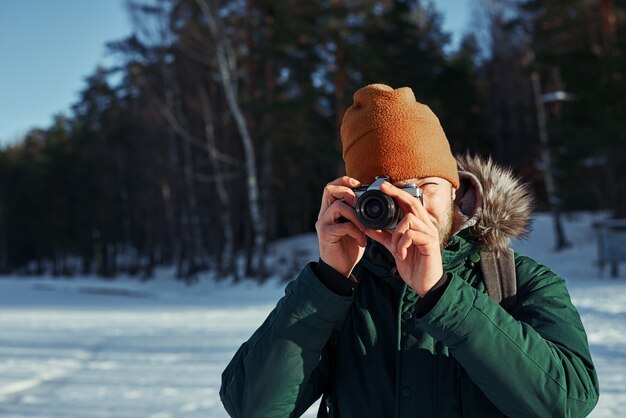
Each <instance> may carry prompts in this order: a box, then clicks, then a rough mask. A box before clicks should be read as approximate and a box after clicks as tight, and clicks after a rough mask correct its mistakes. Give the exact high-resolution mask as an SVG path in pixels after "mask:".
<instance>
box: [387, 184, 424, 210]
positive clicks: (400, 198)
mask: <svg viewBox="0 0 626 418" xmlns="http://www.w3.org/2000/svg"><path fill="white" fill-rule="evenodd" d="M380 191H381V192H383V193H385V194H386V195H388V196H390V197H392V198H393V199H394V200H395V201H396V202H397V203H398V205H399V206H400V208H401V209H402V211H403V212H404V213H405V214H408V213H413V214H415V215H418V216H423V214H424V213H420V207H421V209H423V210H424V212H425V209H424V207H423V206H422V203H421V202H420V200H419V199H417V198H416V197H415V196H412V195H411V194H409V193H408V192H407V191H406V190H402V189H400V188H398V187H396V186H394V185H393V184H391V183H389V182H384V183H383V184H381V185H380Z"/></svg>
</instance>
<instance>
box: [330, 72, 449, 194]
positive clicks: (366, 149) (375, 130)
mask: <svg viewBox="0 0 626 418" xmlns="http://www.w3.org/2000/svg"><path fill="white" fill-rule="evenodd" d="M341 142H342V144H343V159H344V161H345V163H346V174H347V175H348V176H350V177H354V178H355V179H357V180H359V181H360V182H361V183H364V184H365V183H368V184H369V183H372V182H373V181H374V179H375V177H376V176H388V177H389V178H390V180H391V181H392V182H396V181H401V180H408V179H413V178H419V177H441V178H444V179H446V180H448V181H449V182H450V183H452V185H453V186H454V187H455V188H458V187H459V175H458V172H457V165H456V161H455V159H454V157H453V156H452V151H451V150H450V144H449V143H448V139H447V138H446V134H445V133H444V132H443V128H442V127H441V124H440V123H439V119H437V116H435V114H434V113H433V112H432V110H430V108H429V107H428V106H426V105H423V104H421V103H418V102H417V101H416V100H415V95H414V94H413V91H412V90H411V89H410V88H408V87H402V88H399V89H396V90H394V89H393V88H391V87H389V86H387V85H384V84H371V85H369V86H366V87H363V88H362V89H360V90H359V91H357V92H356V93H355V94H354V104H353V105H352V106H350V108H349V109H348V110H347V111H346V113H345V115H344V117H343V122H342V123H341Z"/></svg>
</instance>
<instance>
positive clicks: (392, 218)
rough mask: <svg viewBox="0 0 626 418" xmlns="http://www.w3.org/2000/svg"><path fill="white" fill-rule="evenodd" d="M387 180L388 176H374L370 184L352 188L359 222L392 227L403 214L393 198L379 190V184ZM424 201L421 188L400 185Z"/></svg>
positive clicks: (414, 185) (380, 226)
mask: <svg viewBox="0 0 626 418" xmlns="http://www.w3.org/2000/svg"><path fill="white" fill-rule="evenodd" d="M386 181H389V177H376V180H375V181H374V182H373V183H372V184H365V185H363V186H361V187H358V188H356V189H352V190H354V193H355V194H356V205H355V207H354V209H355V211H356V215H357V217H358V218H359V221H361V224H363V226H365V227H366V228H371V229H387V230H391V229H394V228H395V227H396V226H397V225H398V222H400V219H402V217H403V216H404V214H403V212H402V210H401V209H400V207H399V206H398V205H397V204H396V203H395V202H394V200H393V199H392V198H391V197H390V196H388V195H386V194H384V193H383V192H381V191H380V185H381V184H383V183H384V182H386ZM400 188H401V189H402V190H404V191H406V192H408V193H409V194H410V195H411V196H414V197H416V198H418V199H419V200H420V202H422V203H424V197H423V195H422V190H421V189H420V188H419V187H417V184H414V183H413V184H408V185H406V186H403V187H400Z"/></svg>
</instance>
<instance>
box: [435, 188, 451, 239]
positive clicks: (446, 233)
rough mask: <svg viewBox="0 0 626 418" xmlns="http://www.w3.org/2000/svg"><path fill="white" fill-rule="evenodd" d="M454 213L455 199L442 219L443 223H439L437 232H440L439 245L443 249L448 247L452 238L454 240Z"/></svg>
mask: <svg viewBox="0 0 626 418" xmlns="http://www.w3.org/2000/svg"><path fill="white" fill-rule="evenodd" d="M453 213H454V199H452V203H451V204H450V207H449V208H448V212H447V213H446V215H445V216H444V217H443V218H442V222H441V223H437V232H439V244H440V245H441V248H442V249H443V248H444V247H445V246H446V244H447V243H448V241H450V238H452V221H453V219H454V217H453Z"/></svg>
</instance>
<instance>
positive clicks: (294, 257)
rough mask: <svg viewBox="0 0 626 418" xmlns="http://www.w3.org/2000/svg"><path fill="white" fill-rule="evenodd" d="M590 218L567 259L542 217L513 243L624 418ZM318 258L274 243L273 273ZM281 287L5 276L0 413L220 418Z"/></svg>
mask: <svg viewBox="0 0 626 418" xmlns="http://www.w3.org/2000/svg"><path fill="white" fill-rule="evenodd" d="M593 219H594V217H593V216H591V215H580V216H579V217H577V218H569V219H566V226H567V232H568V238H569V239H570V240H571V241H572V242H573V243H574V246H573V248H571V249H569V250H566V251H564V252H560V253H554V252H553V251H552V249H551V248H552V245H553V238H552V224H551V221H550V218H549V217H548V216H546V215H538V216H537V217H536V220H535V226H534V232H533V234H532V235H531V237H530V239H529V240H528V241H525V242H523V243H515V245H514V246H515V248H516V249H517V250H518V251H520V252H522V253H524V254H527V255H529V256H531V257H534V258H536V259H538V260H539V261H541V262H542V263H544V264H546V265H548V266H550V267H551V268H552V269H553V270H554V271H556V272H557V273H559V274H561V275H563V276H564V277H565V278H566V279H567V281H568V285H569V289H570V293H571V295H572V298H573V300H574V302H575V304H576V305H577V306H578V308H579V310H580V313H581V315H582V318H583V322H584V323H585V326H586V329H587V333H588V335H589V342H590V344H591V350H592V353H593V356H594V361H595V364H596V366H597V368H598V371H599V374H600V384H601V400H600V403H599V405H598V406H597V408H596V409H595V410H594V412H593V413H592V415H591V416H593V417H623V416H624V411H626V280H625V279H626V273H622V274H621V279H620V280H613V279H611V278H609V277H608V272H605V275H604V276H602V275H601V274H600V272H599V271H598V268H597V267H596V266H595V265H594V264H593V261H594V260H595V259H596V243H595V236H594V233H593V230H592V228H591V222H592V221H593ZM316 252H317V251H316V241H315V236H314V235H307V236H301V237H296V238H292V239H289V240H285V241H283V242H281V243H279V244H277V245H276V247H275V249H274V251H273V257H274V260H275V261H274V264H273V265H275V266H280V271H279V273H278V274H277V276H279V278H280V277H285V276H289V275H290V271H292V270H295V269H297V268H299V267H300V266H301V265H302V264H303V263H304V262H305V261H307V260H312V259H315V258H316ZM283 288H284V284H283V283H281V282H280V280H279V279H278V278H276V279H272V280H270V281H268V282H267V283H266V284H265V285H262V286H257V285H254V284H252V283H249V282H246V283H243V284H239V285H237V286H233V285H232V284H231V283H229V282H228V281H221V282H217V283H216V282H214V281H212V280H208V279H205V280H201V282H200V283H199V284H197V285H194V286H190V287H188V286H185V285H182V284H180V283H178V282H175V281H173V280H172V279H171V274H168V272H167V271H162V272H160V274H159V278H157V279H155V280H153V281H150V282H147V283H141V282H138V281H136V280H131V279H118V280H115V281H102V280H98V279H93V278H85V279H80V280H78V279H73V280H72V279H63V280H60V279H40V278H37V279H32V278H31V279H24V278H4V279H0V416H2V417H15V418H17V417H19V418H26V417H28V418H35V417H64V418H91V417H114V418H126V417H128V418H131V417H132V418H142V417H150V418H169V417H172V418H174V417H181V418H186V417H189V418H190V417H226V413H225V412H224V410H223V409H222V406H221V403H220V401H219V395H218V391H219V385H220V375H221V372H222V370H223V369H224V367H225V366H226V364H227V363H228V361H229V360H230V358H231V357H232V355H233V354H234V352H235V350H236V349H237V348H238V347H239V345H240V344H241V343H242V342H244V341H245V340H246V339H247V338H248V337H249V336H250V335H251V334H252V332H253V331H254V329H256V328H257V327H258V326H259V325H260V324H261V322H262V321H263V320H264V318H265V317H266V315H267V314H268V313H269V311H270V310H271V309H272V308H273V306H274V304H275V303H276V301H277V300H278V299H279V298H280V297H281V296H282V293H283ZM307 416H311V417H312V416H315V414H314V411H313V410H312V409H311V410H310V412H309V413H308V414H307Z"/></svg>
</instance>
